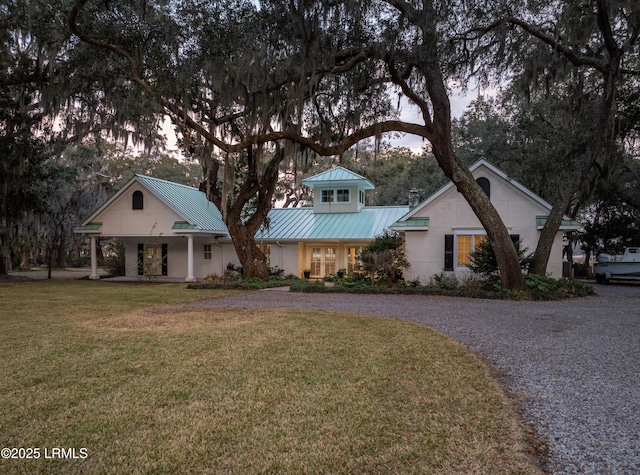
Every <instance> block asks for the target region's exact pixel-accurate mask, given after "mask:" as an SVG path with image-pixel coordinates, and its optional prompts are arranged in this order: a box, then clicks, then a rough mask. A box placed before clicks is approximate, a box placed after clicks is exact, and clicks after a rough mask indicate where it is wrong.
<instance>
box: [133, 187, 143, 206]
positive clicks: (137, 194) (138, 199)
mask: <svg viewBox="0 0 640 475" xmlns="http://www.w3.org/2000/svg"><path fill="white" fill-rule="evenodd" d="M132 201H133V203H132V206H131V207H132V209H144V196H143V195H142V191H139V190H138V191H134V192H133V197H132Z"/></svg>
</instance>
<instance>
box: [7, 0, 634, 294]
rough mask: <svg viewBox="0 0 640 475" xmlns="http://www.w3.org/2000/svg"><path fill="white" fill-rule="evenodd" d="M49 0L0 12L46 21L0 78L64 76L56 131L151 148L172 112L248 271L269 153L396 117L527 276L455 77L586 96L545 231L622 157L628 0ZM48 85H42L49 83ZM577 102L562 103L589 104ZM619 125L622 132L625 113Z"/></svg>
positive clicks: (328, 142)
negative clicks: (466, 122)
mask: <svg viewBox="0 0 640 475" xmlns="http://www.w3.org/2000/svg"><path fill="white" fill-rule="evenodd" d="M56 1H57V3H55V4H51V3H50V2H49V3H46V2H43V1H37V2H31V3H33V5H35V6H36V8H35V9H34V8H30V7H27V5H26V3H23V2H21V1H19V0H14V1H13V2H12V3H10V5H9V7H8V8H7V9H6V10H5V11H3V12H2V13H3V14H5V17H4V19H3V21H4V22H5V24H7V25H9V26H10V27H11V28H10V29H9V31H11V32H15V31H22V30H23V29H24V28H23V25H25V24H26V23H24V22H22V21H21V20H20V19H19V18H21V17H20V15H23V16H25V15H26V16H29V18H30V20H34V19H35V18H38V22H37V24H38V25H39V26H38V28H27V29H24V31H27V32H29V35H32V36H33V37H34V38H36V37H37V38H38V41H37V46H38V47H37V48H31V49H30V52H29V54H27V55H26V56H25V55H23V54H22V52H23V51H24V48H22V47H21V45H22V43H21V42H20V41H17V40H16V41H12V40H11V38H12V37H11V34H9V35H5V37H4V44H3V48H4V49H3V51H4V53H5V54H6V55H8V57H11V58H13V59H12V60H11V61H13V62H14V63H16V61H18V59H20V58H22V57H23V56H24V57H25V58H27V60H28V61H26V63H25V64H27V66H25V67H22V69H20V70H21V71H22V72H21V73H20V74H16V73H14V72H13V69H14V68H13V67H7V69H6V70H7V71H11V74H8V73H7V74H4V75H3V76H2V78H0V79H2V80H3V81H4V83H2V82H0V84H4V85H6V86H7V87H8V86H11V85H12V84H13V83H12V81H13V80H17V78H18V77H20V78H23V79H25V80H27V83H28V84H30V85H31V86H34V85H36V84H38V81H44V82H45V83H46V84H52V83H53V81H54V80H55V81H57V84H58V85H59V88H60V91H64V95H63V97H62V99H61V100H58V101H57V102H55V101H53V102H51V101H43V102H41V104H43V105H42V106H41V108H42V109H43V110H45V109H46V108H45V106H44V105H45V104H53V105H52V107H53V108H52V109H51V110H55V111H58V116H59V117H63V118H64V123H65V125H67V126H68V127H67V128H65V134H64V137H69V135H70V134H71V133H72V132H73V133H76V132H77V133H81V132H82V133H87V131H88V130H89V129H90V128H91V129H92V130H93V131H94V132H97V131H98V130H103V129H104V128H107V129H108V130H109V131H110V134H111V136H112V137H113V138H116V139H120V140H129V139H135V140H139V141H141V142H144V143H146V144H147V146H149V144H151V143H152V142H153V141H154V140H156V138H157V132H158V124H159V121H160V119H161V117H163V116H169V117H170V118H171V121H172V123H173V125H174V127H175V128H176V131H177V134H178V136H179V139H180V144H181V146H182V149H183V150H184V152H185V153H186V154H188V155H189V156H191V157H193V158H196V159H198V160H200V162H201V164H202V166H203V169H204V183H203V185H202V189H203V190H205V191H206V192H207V195H208V196H209V198H210V199H211V200H212V201H213V202H214V203H215V204H216V206H217V207H218V208H220V210H221V212H222V214H223V216H224V217H225V221H226V222H227V226H228V228H229V230H230V232H231V234H232V237H233V239H234V243H235V244H236V249H237V251H238V255H239V257H240V258H241V260H242V263H243V267H244V268H245V271H246V272H247V273H248V275H254V274H255V275H262V274H264V272H266V268H265V266H264V256H263V255H261V254H260V252H259V251H256V246H255V243H254V241H253V235H254V234H255V231H256V230H257V229H258V228H259V227H260V226H261V225H262V224H263V223H264V220H265V218H266V213H267V212H268V210H269V208H270V207H271V206H272V202H273V198H274V193H275V187H276V183H277V181H278V176H279V175H278V174H279V171H278V170H279V168H281V167H282V166H285V164H287V165H288V164H291V163H299V162H298V160H297V158H296V157H301V156H305V154H308V153H309V150H311V151H312V152H314V153H316V154H319V155H324V156H343V155H344V154H346V153H348V151H349V150H350V148H351V147H352V146H354V145H355V144H357V143H358V142H360V141H362V140H364V139H367V138H375V139H376V140H378V141H379V140H380V138H381V137H382V135H383V134H385V133H387V132H402V133H409V134H414V135H417V136H420V137H423V138H425V139H426V140H427V141H428V142H429V144H430V149H431V151H432V153H433V156H434V157H435V160H436V161H437V163H438V166H439V167H440V168H441V170H442V172H443V173H444V175H445V176H446V177H447V178H448V179H450V180H451V181H452V182H453V183H454V185H455V186H456V188H457V189H458V190H459V191H460V193H461V194H462V195H463V196H464V197H465V199H466V200H467V202H468V203H469V205H470V206H471V208H472V209H473V211H474V212H475V214H476V215H477V217H478V219H479V220H480V222H481V223H482V225H483V226H484V228H485V230H486V232H487V236H488V238H489V240H490V242H491V244H492V248H493V249H494V251H495V253H496V258H497V262H498V266H499V268H500V277H501V279H502V281H503V284H504V285H505V286H506V287H509V288H518V287H523V286H524V279H523V276H522V274H521V272H520V269H519V266H518V263H517V255H516V253H515V251H514V249H513V245H512V244H511V240H510V238H509V234H508V231H507V229H506V227H505V226H504V223H502V220H501V218H500V216H499V215H498V213H497V211H496V210H495V208H494V207H493V205H492V204H491V202H490V201H489V199H488V198H487V197H486V195H485V194H484V193H483V192H482V190H481V189H480V187H479V186H478V185H477V183H476V182H475V180H474V179H473V177H472V175H471V174H470V173H469V170H468V168H467V166H466V165H465V163H464V161H463V160H461V159H460V158H459V157H458V156H457V155H456V153H455V149H454V144H453V141H452V121H451V110H450V102H449V93H450V91H451V88H452V87H454V85H456V84H457V85H459V84H462V85H464V84H466V82H467V81H469V80H472V79H473V80H475V81H479V82H480V84H497V83H500V84H504V82H505V81H506V82H509V83H510V84H511V85H512V90H513V91H514V93H516V94H519V95H520V96H522V97H524V98H525V99H526V98H534V99H535V101H536V103H538V102H537V101H538V100H539V96H540V92H539V91H542V92H549V93H550V95H549V98H550V99H549V100H551V97H553V94H556V93H557V91H561V95H562V97H563V99H573V100H575V101H578V102H581V100H582V98H583V97H584V98H588V100H585V101H582V102H581V104H583V105H584V107H587V106H588V107H589V108H590V109H588V110H589V111H590V112H588V113H589V114H591V115H592V117H593V121H592V122H593V124H595V127H593V129H592V130H593V133H592V134H591V135H590V136H587V137H581V136H580V134H581V131H580V130H577V129H576V130H575V132H576V133H575V134H574V136H573V137H572V139H575V142H576V144H575V146H576V147H578V145H579V144H578V143H577V142H579V141H580V144H581V145H582V146H583V147H584V153H582V155H580V157H581V159H580V165H579V170H580V172H579V173H578V174H577V176H576V178H575V179H574V180H573V181H572V182H571V184H570V185H568V186H567V193H565V194H564V195H563V197H562V199H558V205H557V206H554V211H553V212H552V215H551V216H550V218H549V219H548V220H547V224H546V225H545V229H544V230H543V232H542V239H541V241H543V242H548V241H549V239H548V238H549V236H553V235H555V233H556V232H557V229H558V226H559V223H560V221H561V218H562V214H563V213H564V212H565V211H566V209H567V208H568V206H569V204H570V203H571V200H572V199H574V197H575V195H576V193H578V191H579V190H580V187H582V186H583V185H584V183H586V182H587V180H589V179H590V178H591V177H593V169H594V168H595V169H596V171H597V172H598V173H604V171H606V170H608V169H611V168H613V166H614V165H615V164H616V163H617V158H616V154H614V153H612V152H611V151H612V150H614V149H615V147H613V138H614V137H615V134H614V131H615V129H616V127H615V124H616V122H615V119H616V118H617V117H618V103H619V101H618V98H619V94H627V95H632V94H633V88H631V89H629V88H628V84H630V83H629V82H628V81H631V80H632V79H630V78H635V77H636V75H637V73H638V71H637V69H638V68H637V66H638V44H637V40H638V31H640V20H639V18H640V15H639V14H638V11H639V9H640V7H638V5H637V2H635V1H633V0H591V1H587V2H572V1H558V2H552V3H549V2H543V1H541V0H540V1H538V0H534V1H527V2H525V1H511V0H498V1H496V2H493V3H491V4H490V5H487V4H486V2H480V1H476V0H474V1H457V0H456V1H441V0H422V1H414V0H365V1H356V0H338V1H333V2H324V1H319V0H305V1H291V2H281V1H276V0H263V1H260V2H259V3H258V2H253V1H250V0H212V1H209V2H202V1H199V0H183V1H180V2H177V1H166V0H141V1H133V2H131V1H123V0H111V1H109V2H103V1H97V0H56ZM54 7H55V8H54ZM34 11H35V12H37V15H34V13H33V12H34ZM38 15H39V16H38ZM47 15H49V16H47ZM41 17H42V18H45V17H46V18H53V19H55V21H56V22H58V23H56V22H54V23H53V24H54V25H59V26H61V27H60V28H59V29H58V30H56V28H55V26H54V27H46V26H44V25H45V23H44V22H42V21H41V20H40V18H41ZM65 20H66V25H65V26H62V25H60V22H61V21H62V23H65ZM41 23H42V24H41ZM32 31H33V33H32ZM56 32H57V35H55V34H54V33H56ZM14 36H15V35H14ZM24 37H25V36H24V35H23V38H24ZM29 37H31V36H29ZM16 38H17V37H16ZM54 40H55V41H54ZM45 50H46V53H47V55H46V56H44V55H41V54H40V53H39V52H40V51H45ZM40 57H43V58H44V57H46V58H47V61H44V62H43V61H41V60H40V59H38V58H40ZM52 58H53V59H52ZM7 64H11V62H7ZM16 64H17V63H16ZM40 64H46V65H47V68H45V69H46V71H47V73H46V74H44V76H42V74H40V73H41V70H42V68H40V69H39V66H37V65H40ZM29 65H30V66H29ZM52 65H57V66H52ZM16 70H17V69H16ZM58 71H62V72H63V73H58ZM34 74H35V76H34ZM38 75H40V76H41V77H38ZM11 78H14V79H11ZM563 88H564V90H563ZM41 89H42V90H41V91H40V93H39V95H38V100H39V101H40V100H42V99H44V98H48V97H50V96H48V95H47V94H45V92H44V91H45V88H41ZM518 91H519V92H518ZM399 96H404V97H405V98H406V99H408V100H409V101H410V102H411V103H412V104H414V105H415V106H416V107H417V110H418V111H419V113H418V117H417V119H416V120H415V121H407V120H401V119H400V118H399V117H400V116H399V114H398V105H399ZM551 105H552V104H551V103H550V104H549V107H550V106H551ZM521 106H522V107H526V105H521ZM574 106H575V103H574V104H573V105H572V107H571V108H570V110H571V113H572V114H584V113H585V112H584V111H585V110H587V109H585V108H580V107H574ZM47 110H48V109H47ZM567 110H568V109H567ZM626 112H627V113H628V116H633V114H634V112H633V110H627V111H626ZM523 120H524V117H523ZM532 120H537V119H535V116H532ZM558 130H559V129H557V130H556V131H555V132H556V133H557V132H558ZM628 130H629V134H628V135H627V139H629V138H630V137H632V136H633V134H632V133H631V132H632V131H633V130H635V129H634V128H633V126H631V127H629V128H628ZM585 135H588V134H585ZM527 140H532V141H534V138H528V139H527ZM569 145H570V144H567V146H569ZM571 146H572V147H573V145H571ZM576 147H574V148H576ZM578 148H579V147H578ZM559 153H563V152H562V151H561V150H559ZM576 156H577V155H576ZM287 168H289V167H287ZM248 209H251V210H252V212H251V213H250V214H247V212H246V211H247V210H248ZM539 247H540V246H539ZM547 251H548V249H547V250H545V249H541V250H540V252H539V253H538V252H536V253H537V254H538V256H537V257H538V259H537V262H542V263H545V265H546V261H545V255H546V258H548V253H547ZM534 267H535V265H534ZM538 271H539V270H538Z"/></svg>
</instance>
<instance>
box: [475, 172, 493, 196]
mask: <svg viewBox="0 0 640 475" xmlns="http://www.w3.org/2000/svg"><path fill="white" fill-rule="evenodd" d="M476 183H478V185H480V188H482V191H484V192H485V194H486V195H487V196H488V197H489V198H491V182H490V181H489V180H488V179H487V178H485V177H480V178H478V179H477V180H476Z"/></svg>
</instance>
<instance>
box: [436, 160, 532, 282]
mask: <svg viewBox="0 0 640 475" xmlns="http://www.w3.org/2000/svg"><path fill="white" fill-rule="evenodd" d="M434 154H435V149H434ZM436 158H437V156H436ZM452 161H453V162H454V163H455V171H454V172H453V173H452V175H451V177H450V178H451V180H452V181H453V183H454V184H455V185H456V188H457V189H458V191H459V192H460V193H461V194H462V196H463V197H464V198H465V200H466V201H467V203H469V206H471V209H472V210H473V212H474V213H475V215H476V216H477V218H478V219H479V220H480V223H481V224H482V226H483V227H484V229H485V231H486V233H487V238H488V239H489V242H490V243H491V246H492V247H493V250H494V253H495V255H496V261H497V263H498V269H499V271H500V281H501V282H502V286H503V287H505V288H506V289H510V290H522V289H524V288H526V283H525V280H524V276H523V275H522V270H521V269H520V261H519V259H518V253H517V251H516V248H515V246H514V245H513V241H512V240H511V236H510V235H509V231H508V230H507V227H506V226H505V225H504V222H503V221H502V218H501V217H500V215H499V214H498V211H497V210H496V209H495V207H494V206H493V204H491V201H490V200H489V198H488V197H487V195H486V193H485V192H484V191H483V190H482V188H480V185H478V184H477V183H476V180H475V179H474V178H473V175H472V174H471V172H470V171H469V170H468V169H467V168H466V167H464V166H462V165H461V164H459V163H458V161H457V159H455V158H453V159H452Z"/></svg>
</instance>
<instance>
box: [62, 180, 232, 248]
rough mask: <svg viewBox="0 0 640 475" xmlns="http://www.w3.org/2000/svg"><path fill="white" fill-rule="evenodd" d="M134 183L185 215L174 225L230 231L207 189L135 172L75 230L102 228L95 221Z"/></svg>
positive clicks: (194, 228) (213, 231)
mask: <svg viewBox="0 0 640 475" xmlns="http://www.w3.org/2000/svg"><path fill="white" fill-rule="evenodd" d="M134 183H139V184H140V185H142V186H143V187H144V188H146V189H147V190H149V191H150V192H151V193H153V194H154V195H156V197H158V198H159V199H161V200H162V201H163V202H164V203H165V204H166V205H167V206H169V207H170V208H171V209H172V210H173V211H175V212H176V213H177V214H178V215H179V216H180V217H181V218H182V219H183V220H182V221H176V223H174V225H173V228H172V229H174V230H178V231H180V230H190V231H196V232H198V231H199V232H207V233H214V234H224V235H227V234H228V233H227V227H226V226H225V224H224V221H223V220H222V215H221V214H220V211H218V209H217V208H216V207H215V205H214V204H213V203H211V202H210V201H209V200H207V197H206V195H205V194H204V193H203V192H201V191H200V190H197V189H196V188H192V187H190V186H186V185H180V184H178V183H173V182H171V181H166V180H160V179H158V178H151V177H148V176H144V175H135V176H134V177H133V178H131V180H129V181H128V182H127V183H126V184H125V185H124V186H123V187H122V188H121V189H120V190H119V191H118V192H117V193H116V194H115V195H114V196H112V197H111V198H110V199H109V200H107V201H106V202H105V203H104V204H103V205H102V206H100V208H98V210H97V211H96V212H95V213H93V214H92V215H91V216H90V217H89V218H88V219H87V220H86V221H85V222H84V223H82V226H79V227H78V228H76V229H75V231H76V232H86V231H96V230H98V229H99V228H96V225H97V224H99V223H95V222H93V220H94V219H95V218H96V217H97V216H98V215H99V214H100V213H101V212H103V211H104V210H105V209H106V208H107V207H108V206H109V205H110V204H111V203H113V202H114V201H115V200H116V199H118V197H120V196H121V195H122V194H123V193H125V192H126V190H128V189H129V188H130V187H131V186H132V185H133V184H134Z"/></svg>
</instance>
